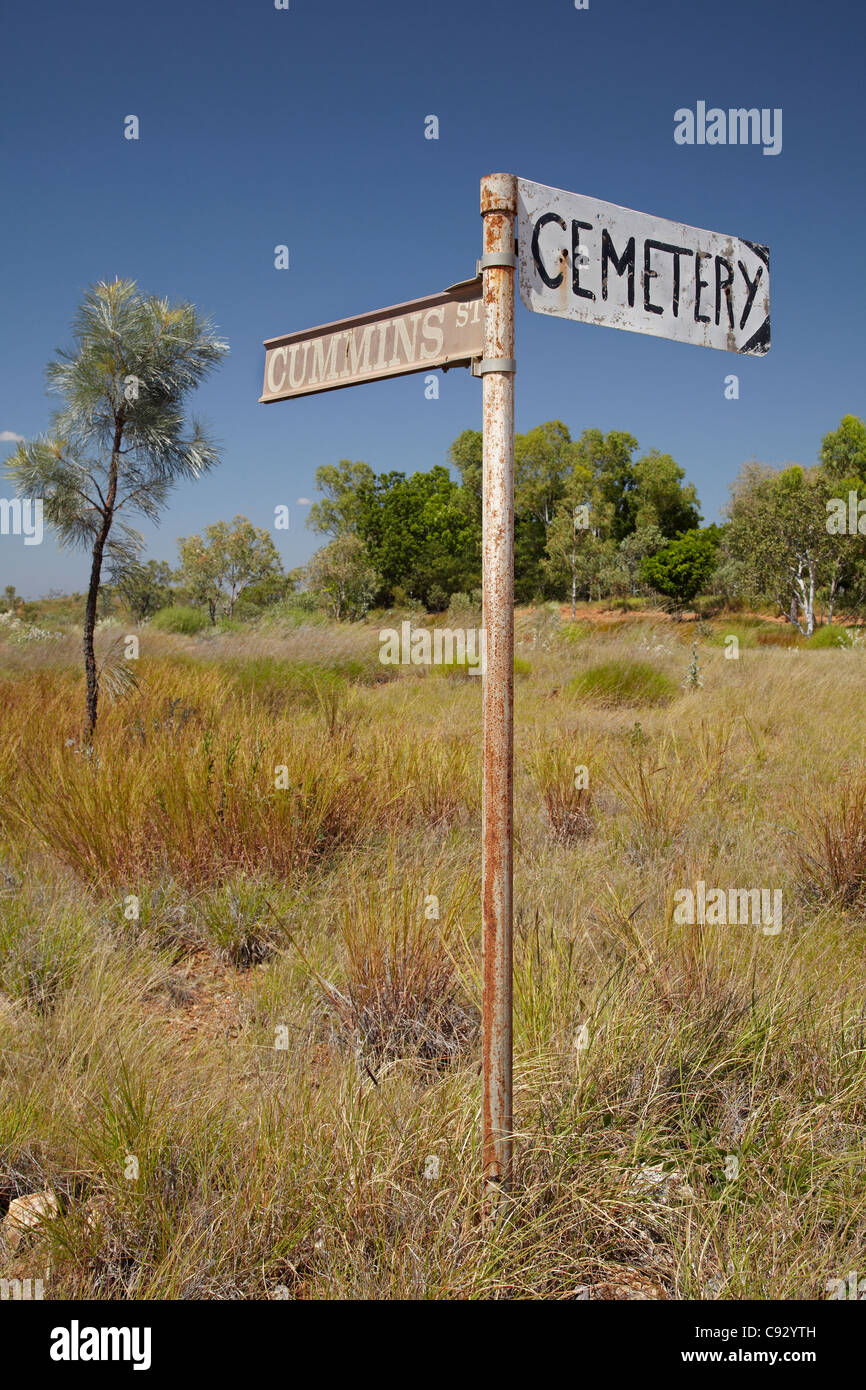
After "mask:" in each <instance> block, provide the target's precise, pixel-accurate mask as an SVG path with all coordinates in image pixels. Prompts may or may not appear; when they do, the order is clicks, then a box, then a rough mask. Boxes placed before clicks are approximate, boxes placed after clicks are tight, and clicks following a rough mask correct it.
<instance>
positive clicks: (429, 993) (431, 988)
mask: <svg viewBox="0 0 866 1390" xmlns="http://www.w3.org/2000/svg"><path fill="white" fill-rule="evenodd" d="M458 896H459V895H458ZM422 906H423V905H422V904H421V903H419V902H418V901H417V899H416V898H415V895H414V894H413V891H412V889H410V888H407V887H405V886H403V885H400V886H397V885H396V884H395V883H394V881H393V879H390V878H389V879H388V880H387V881H386V883H385V885H384V887H383V886H382V885H364V887H362V886H361V885H359V887H358V892H357V893H355V894H352V895H351V896H350V897H349V898H348V900H347V902H346V904H345V906H344V909H343V914H342V919H341V922H340V937H341V942H342V948H343V981H342V982H341V986H342V987H341V988H337V987H336V986H334V985H333V984H331V983H330V982H329V981H324V980H322V981H321V982H320V983H321V984H322V985H323V986H324V992H325V994H326V997H327V1000H328V1003H329V1005H330V1006H331V1009H332V1011H333V1015H334V1017H335V1019H336V1021H337V1023H338V1026H339V1029H340V1031H341V1032H342V1034H343V1036H344V1038H345V1039H346V1041H347V1042H349V1044H350V1045H351V1046H352V1047H353V1048H354V1049H355V1050H356V1051H357V1052H358V1053H359V1054H360V1057H361V1058H362V1060H363V1062H364V1063H365V1065H366V1067H367V1068H368V1069H378V1068H379V1067H380V1066H381V1065H382V1063H383V1062H388V1061H393V1060H395V1059H397V1058H411V1059H414V1060H417V1061H419V1062H422V1063H426V1064H427V1065H428V1066H434V1067H442V1066H445V1065H447V1064H449V1063H452V1062H455V1061H457V1060H459V1058H460V1055H461V1053H462V1052H464V1051H465V1050H466V1049H467V1048H469V1047H470V1046H471V1045H472V1043H473V1042H474V1039H475V1035H476V1033H477V1030H478V1021H479V1020H478V1014H477V1011H476V1010H475V1008H474V1007H473V1005H472V1004H471V1002H470V1001H469V1000H468V999H466V998H465V997H464V992H463V988H462V985H461V982H460V979H459V976H458V973H457V970H456V968H455V964H454V959H453V956H452V952H451V949H450V946H449V941H448V937H449V935H450V931H449V927H448V925H447V923H446V922H444V921H443V922H441V923H440V922H438V921H428V920H426V919H425V917H424V915H423V912H422Z"/></svg>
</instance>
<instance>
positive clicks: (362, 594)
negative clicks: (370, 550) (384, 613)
mask: <svg viewBox="0 0 866 1390" xmlns="http://www.w3.org/2000/svg"><path fill="white" fill-rule="evenodd" d="M305 578H306V581H307V583H308V585H309V586H310V588H311V589H313V590H315V591H316V592H317V593H319V594H321V595H322V596H323V597H324V598H325V600H326V601H327V603H328V605H329V607H330V609H331V612H332V614H333V616H334V618H335V619H336V621H337V622H340V620H341V619H342V618H349V619H357V618H361V617H363V616H364V614H365V613H366V611H367V609H368V608H369V606H370V602H371V600H372V598H373V594H374V593H375V591H376V586H377V583H378V576H377V574H376V571H375V570H374V569H373V566H372V565H371V564H370V561H369V560H368V558H367V552H366V549H365V547H364V542H363V541H362V540H361V539H360V537H358V536H352V535H348V534H345V535H341V536H336V537H335V538H334V540H332V541H330V542H329V544H328V545H324V546H322V548H321V550H317V551H316V553H315V555H314V556H313V557H312V559H311V560H310V562H309V564H308V565H307V567H306V572H305Z"/></svg>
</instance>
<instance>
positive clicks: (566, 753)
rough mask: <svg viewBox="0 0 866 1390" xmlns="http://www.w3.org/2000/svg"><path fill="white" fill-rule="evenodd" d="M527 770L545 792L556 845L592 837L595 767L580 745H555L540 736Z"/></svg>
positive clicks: (548, 815)
mask: <svg viewBox="0 0 866 1390" xmlns="http://www.w3.org/2000/svg"><path fill="white" fill-rule="evenodd" d="M526 766H527V770H528V771H529V772H530V774H531V775H532V777H533V779H534V781H535V784H536V786H537V787H538V790H539V791H540V792H541V796H542V800H543V802H544V808H545V810H546V812H547V819H548V824H549V826H550V835H551V838H552V839H553V841H554V842H555V843H556V844H560V845H570V844H573V843H574V841H575V840H581V839H584V838H585V837H586V836H587V835H591V834H592V831H593V815H592V806H593V795H594V790H593V777H594V766H592V767H591V766H590V764H589V763H588V762H586V761H585V760H584V757H583V755H582V754H581V750H580V749H579V748H578V747H577V745H576V743H574V742H558V743H551V742H550V741H549V740H545V739H543V738H541V737H539V736H538V735H537V734H536V736H535V738H534V740H533V743H532V746H531V748H530V752H529V755H528V757H527V759H526Z"/></svg>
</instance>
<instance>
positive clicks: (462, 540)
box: [358, 465, 480, 608]
mask: <svg viewBox="0 0 866 1390" xmlns="http://www.w3.org/2000/svg"><path fill="white" fill-rule="evenodd" d="M358 533H359V535H360V537H361V539H362V540H363V542H364V545H365V547H366V552H367V556H368V559H369V562H370V564H371V565H372V567H373V569H375V571H376V573H377V574H378V575H379V577H380V583H381V587H380V589H379V591H378V592H377V593H376V595H375V597H376V601H377V602H379V603H387V602H388V601H389V599H390V597H391V595H392V594H393V593H394V591H395V589H396V587H397V586H401V587H403V588H404V589H405V590H406V592H407V594H408V596H409V598H410V599H412V600H414V601H415V602H419V603H423V604H424V605H425V606H427V607H430V608H434V607H435V606H436V605H437V604H440V603H443V599H444V602H447V599H448V595H449V594H451V593H454V592H455V591H456V590H460V589H467V588H472V587H473V586H474V584H475V583H476V582H477V575H478V570H479V563H480V561H479V557H480V535H479V533H478V528H477V525H476V524H474V522H473V519H472V516H471V511H470V507H469V503H468V500H467V498H466V497H465V495H464V494H463V491H462V489H461V488H460V487H459V486H458V484H457V483H455V482H454V480H453V478H451V476H450V474H449V473H448V470H447V468H444V467H442V465H437V466H436V467H435V468H431V469H430V471H429V473H413V474H412V475H411V476H410V477H408V478H407V477H406V476H405V474H403V473H384V474H381V475H380V476H379V477H377V478H376V481H375V484H374V485H373V486H372V487H368V488H365V489H364V490H363V491H362V494H361V501H360V520H359V532H358ZM443 606H444V604H443Z"/></svg>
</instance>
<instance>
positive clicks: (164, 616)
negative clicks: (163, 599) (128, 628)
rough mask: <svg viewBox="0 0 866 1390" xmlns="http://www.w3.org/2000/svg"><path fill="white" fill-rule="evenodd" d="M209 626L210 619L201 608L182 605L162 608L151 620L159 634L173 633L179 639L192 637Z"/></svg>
mask: <svg viewBox="0 0 866 1390" xmlns="http://www.w3.org/2000/svg"><path fill="white" fill-rule="evenodd" d="M209 624H210V619H209V618H208V616H207V614H206V613H202V611H201V610H200V609H199V608H187V607H184V606H183V605H182V604H172V605H171V607H169V608H160V610H159V612H158V613H154V615H153V617H152V618H151V620H150V625H151V627H153V628H156V630H157V632H171V633H174V634H175V636H178V637H192V636H194V635H195V633H197V632H203V631H204V629H205V628H206V627H208V626H209Z"/></svg>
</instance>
